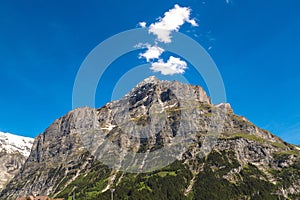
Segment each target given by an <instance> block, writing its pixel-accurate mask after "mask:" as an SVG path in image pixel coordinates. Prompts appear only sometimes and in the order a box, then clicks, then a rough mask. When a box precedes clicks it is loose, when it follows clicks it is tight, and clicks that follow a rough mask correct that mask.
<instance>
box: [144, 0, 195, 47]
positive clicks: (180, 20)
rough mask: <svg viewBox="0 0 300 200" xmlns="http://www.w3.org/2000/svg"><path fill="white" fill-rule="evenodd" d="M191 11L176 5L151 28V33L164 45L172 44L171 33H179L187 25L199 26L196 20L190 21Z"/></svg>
mask: <svg viewBox="0 0 300 200" xmlns="http://www.w3.org/2000/svg"><path fill="white" fill-rule="evenodd" d="M190 14H191V9H190V8H188V7H180V6H179V5H177V4H176V5H175V6H174V8H172V9H170V10H169V11H167V12H165V14H164V17H163V18H159V21H158V22H156V23H153V24H151V25H150V26H149V33H152V34H154V35H156V36H157V40H158V41H160V42H164V43H170V42H172V40H171V32H172V31H178V30H179V28H180V27H181V26H182V25H183V24H184V23H185V22H187V23H190V24H191V25H192V26H198V24H197V22H196V21H195V19H190Z"/></svg>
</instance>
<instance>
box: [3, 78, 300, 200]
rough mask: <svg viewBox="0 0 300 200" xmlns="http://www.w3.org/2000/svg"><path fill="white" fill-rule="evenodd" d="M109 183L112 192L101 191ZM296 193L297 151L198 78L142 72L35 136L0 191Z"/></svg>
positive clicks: (195, 195) (118, 195) (99, 195)
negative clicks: (113, 95) (133, 82)
mask: <svg viewBox="0 0 300 200" xmlns="http://www.w3.org/2000/svg"><path fill="white" fill-rule="evenodd" d="M110 189H114V190H110ZM111 193H113V195H114V197H115V199H162V200H164V199H166V200H167V199H299V198H300V151H299V148H298V147H296V146H294V145H291V144H288V143H286V142H284V141H282V140H281V139H280V138H278V137H276V136H274V135H273V134H271V133H270V132H268V131H266V130H263V129H260V128H259V127H257V126H255V125H254V124H252V123H251V122H249V121H248V120H247V119H246V118H245V117H242V116H238V115H235V114H234V112H233V110H232V108H231V106H230V104H228V103H222V104H218V105H213V104H212V103H211V101H210V98H209V97H208V96H207V95H206V93H205V91H204V90H203V89H202V88H201V87H199V86H192V85H188V84H183V83H180V82H177V81H174V82H169V81H160V80H158V79H157V78H155V77H149V78H147V79H145V80H144V81H142V82H141V83H139V84H138V85H137V86H136V87H135V88H133V89H132V90H131V91H130V92H129V93H128V94H127V95H125V96H124V97H123V98H122V99H120V100H118V101H112V102H109V103H108V104H106V105H105V106H103V107H101V108H99V109H94V108H88V107H84V108H78V109H75V110H72V111H70V112H69V113H67V114H66V115H65V116H63V117H61V118H59V119H57V120H55V121H54V122H53V123H52V124H51V125H50V126H49V128H47V129H46V130H45V132H44V133H42V134H41V135H39V136H37V137H36V138H35V140H34V144H33V146H32V150H31V153H30V155H29V157H28V159H27V160H26V162H25V163H24V165H23V166H22V168H21V170H20V172H19V173H18V174H17V175H16V176H15V177H14V178H13V179H12V180H11V181H10V182H9V184H7V185H6V188H5V189H4V190H3V191H2V193H1V194H0V199H16V198H17V197H22V196H27V195H31V194H35V195H49V196H51V197H56V198H58V197H60V198H65V199H70V198H71V196H72V195H73V194H75V196H76V199H91V200H92V199H110V195H111Z"/></svg>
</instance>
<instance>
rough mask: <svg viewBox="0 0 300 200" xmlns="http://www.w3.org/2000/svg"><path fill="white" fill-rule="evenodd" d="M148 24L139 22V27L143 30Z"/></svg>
mask: <svg viewBox="0 0 300 200" xmlns="http://www.w3.org/2000/svg"><path fill="white" fill-rule="evenodd" d="M146 25H147V23H146V22H139V26H140V27H141V28H146Z"/></svg>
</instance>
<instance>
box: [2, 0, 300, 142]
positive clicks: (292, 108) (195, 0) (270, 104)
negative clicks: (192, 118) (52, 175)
mask: <svg viewBox="0 0 300 200" xmlns="http://www.w3.org/2000/svg"><path fill="white" fill-rule="evenodd" d="M175 4H178V5H180V6H182V7H189V8H190V9H191V18H193V19H194V18H195V20H196V21H197V23H198V25H199V26H198V27H193V26H191V25H188V24H185V25H183V26H182V27H181V28H180V32H182V33H185V34H187V35H188V36H190V37H192V38H193V39H194V40H196V41H198V42H199V43H200V44H201V45H202V46H203V47H205V48H206V49H207V51H208V52H209V54H210V56H211V57H212V58H213V60H214V61H215V63H216V65H217V66H218V69H219V71H220V73H221V75H222V78H223V81H224V84H225V87H226V94H227V101H228V102H229V103H230V104H231V105H232V107H233V109H234V111H235V112H236V113H237V114H240V115H243V116H245V117H246V118H248V119H249V120H250V121H252V122H253V123H255V124H256V125H258V126H260V127H262V128H265V129H268V130H270V131H271V132H273V133H275V134H276V135H278V136H280V137H282V138H283V139H284V140H287V141H288V142H291V143H295V144H300V137H299V133H300V112H299V111H300V104H299V102H300V93H299V86H300V56H299V52H300V13H299V8H300V2H299V1H297V0H286V1H282V0H280V1H279V0H266V1H259V0H252V1H244V0H231V1H228V2H226V0H206V1H205V0H184V1H161V0H160V1H158V0H155V1H141V0H139V1H136V0H132V1H124V0H119V1H117V0H112V1H111V0H105V1H104V0H102V1H91V0H90V1H85V2H84V3H81V1H42V0H39V1H38V0H37V1H14V0H11V1H0V92H1V98H0V111H1V114H0V131H4V132H5V131H6V132H11V133H17V134H20V135H25V136H30V137H34V136H36V135H37V134H39V133H41V132H43V131H44V129H46V128H47V127H48V126H49V125H50V124H51V123H52V122H53V121H54V120H55V119H56V118H58V117H60V116H62V115H64V114H65V113H66V112H68V111H69V110H71V109H72V89H73V84H74V80H75V77H76V73H77V71H78V69H79V68H80V65H81V63H82V62H83V60H84V59H85V58H86V56H87V55H88V54H89V52H90V51H91V50H92V49H93V48H95V47H96V46H97V45H98V44H99V43H100V42H102V41H104V40H106V39H107V38H109V37H110V36H113V35H115V34H117V33H120V32H122V31H126V30H128V29H132V28H136V27H138V23H139V22H141V21H145V22H147V24H151V23H155V22H156V21H157V18H158V17H163V14H164V13H165V12H167V11H168V10H169V9H171V8H173V7H174V5H175ZM138 55H139V53H138V52H132V53H131V54H128V55H124V56H122V57H120V59H118V60H116V61H115V62H114V63H113V64H112V66H110V67H109V68H108V70H107V71H106V72H105V74H104V76H103V77H102V79H101V83H100V84H99V86H98V90H97V98H96V100H97V101H96V105H97V106H98V107H100V106H102V105H103V104H105V103H106V102H107V101H109V100H110V99H111V93H112V91H111V90H112V88H113V87H112V86H114V85H115V84H116V82H117V80H118V78H120V77H121V76H122V73H125V72H126V71H128V70H130V67H132V66H134V64H141V63H143V61H142V60H141V59H138ZM126 56H127V57H126ZM153 74H154V75H159V73H153ZM191 74H192V70H190V71H189V68H188V69H187V70H186V72H185V74H184V76H185V75H186V76H187V77H188V78H189V79H190V80H189V81H190V82H191V83H193V84H201V85H202V84H203V81H201V80H200V79H193V76H192V75H191ZM160 77H163V76H160ZM175 77H176V76H175ZM139 78H140V77H139ZM139 78H137V81H139ZM204 87H205V86H204ZM125 92H126V91H124V93H125Z"/></svg>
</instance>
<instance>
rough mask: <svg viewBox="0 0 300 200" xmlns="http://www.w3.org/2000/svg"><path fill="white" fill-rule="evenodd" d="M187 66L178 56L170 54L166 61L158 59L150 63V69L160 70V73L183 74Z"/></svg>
mask: <svg viewBox="0 0 300 200" xmlns="http://www.w3.org/2000/svg"><path fill="white" fill-rule="evenodd" d="M186 68H187V63H186V62H185V61H183V60H180V58H175V57H173V56H170V58H169V60H168V61H167V62H164V61H163V60H162V59H159V60H158V61H157V62H154V63H152V66H151V68H150V69H151V70H153V71H154V72H160V73H161V74H162V75H174V74H183V73H184V72H185V69H186Z"/></svg>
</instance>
